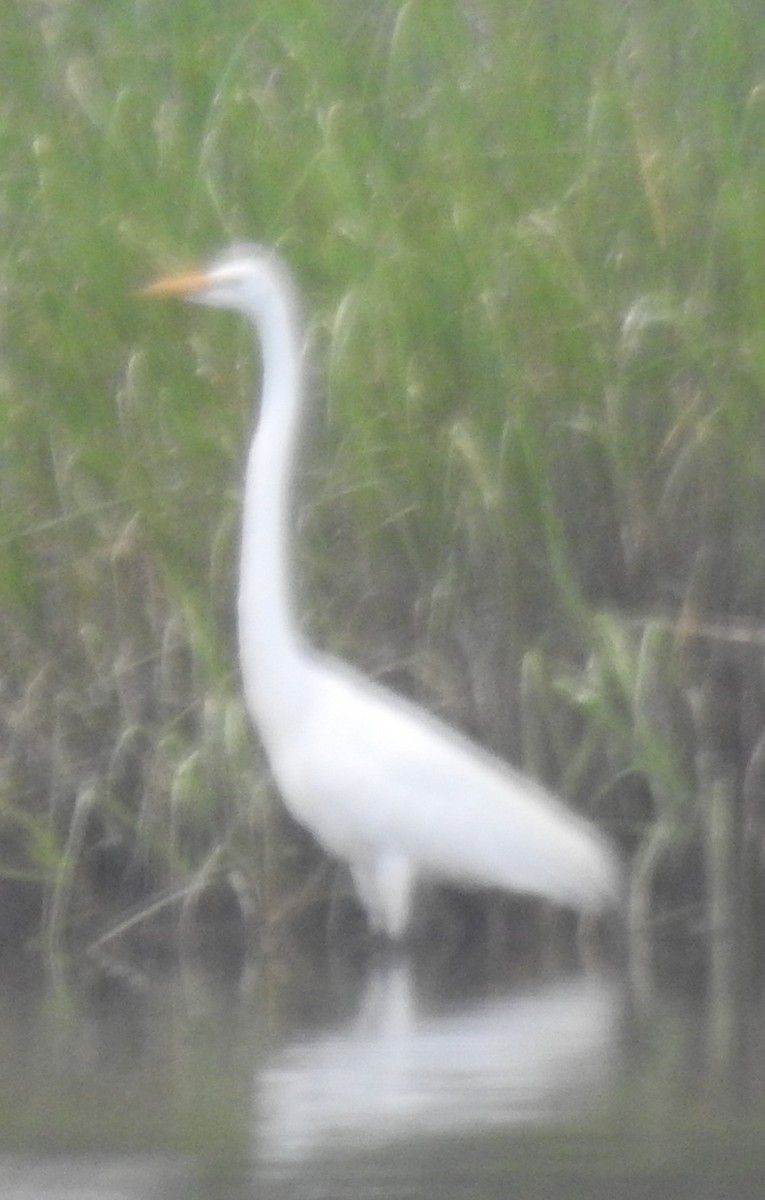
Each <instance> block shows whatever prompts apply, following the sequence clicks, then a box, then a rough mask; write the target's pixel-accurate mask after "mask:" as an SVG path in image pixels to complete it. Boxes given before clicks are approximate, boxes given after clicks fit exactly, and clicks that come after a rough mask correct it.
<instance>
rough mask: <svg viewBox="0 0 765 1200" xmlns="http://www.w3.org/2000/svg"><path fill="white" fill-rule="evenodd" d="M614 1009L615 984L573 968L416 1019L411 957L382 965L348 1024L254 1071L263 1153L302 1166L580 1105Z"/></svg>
mask: <svg viewBox="0 0 765 1200" xmlns="http://www.w3.org/2000/svg"><path fill="white" fill-rule="evenodd" d="M619 1011H620V1006H619V1003H618V998H617V990H616V987H615V985H613V984H612V983H611V982H609V981H608V980H607V979H606V978H604V977H601V976H578V977H576V978H573V979H567V980H565V981H562V982H561V981H558V982H555V983H553V984H548V985H546V986H542V987H540V988H538V989H536V990H534V991H531V990H528V991H524V992H520V993H517V994H514V995H510V996H503V997H499V998H492V999H490V1000H485V1001H482V1002H480V1003H474V1004H472V1006H470V1007H464V1008H462V1009H461V1011H459V1012H454V1011H450V1012H447V1013H444V1014H442V1015H419V1014H418V1011H417V1004H416V1000H415V997H414V995H413V986H412V980H411V975H410V973H409V970H408V968H407V966H406V965H404V964H397V965H395V966H391V967H389V968H387V969H385V970H380V971H377V972H374V973H373V974H372V975H371V976H370V979H369V983H368V987H367V991H366V995H365V998H364V1001H363V1004H362V1008H361V1012H360V1014H359V1017H358V1019H357V1021H356V1022H355V1023H354V1024H353V1026H352V1027H351V1028H350V1029H342V1030H340V1031H339V1032H336V1033H333V1034H328V1033H324V1034H321V1035H320V1036H318V1037H315V1038H313V1039H310V1040H309V1039H303V1040H296V1041H292V1042H290V1043H289V1044H287V1045H286V1046H285V1047H284V1048H283V1049H282V1050H281V1051H280V1052H279V1054H278V1055H277V1057H276V1058H275V1059H274V1060H273V1061H272V1062H271V1063H270V1065H268V1066H266V1067H265V1068H264V1069H263V1070H262V1072H261V1073H260V1077H259V1080H258V1084H257V1098H256V1106H257V1108H256V1117H255V1136H256V1154H257V1157H258V1158H259V1160H260V1162H261V1163H270V1164H287V1163H295V1164H297V1163H300V1162H302V1163H303V1164H305V1162H306V1160H309V1159H310V1158H311V1156H314V1155H316V1156H322V1155H324V1154H326V1153H327V1152H331V1153H335V1154H336V1153H337V1152H338V1151H339V1152H340V1153H341V1154H342V1153H343V1151H344V1150H345V1151H353V1152H354V1153H355V1152H358V1151H359V1150H360V1149H364V1148H369V1147H377V1146H380V1145H382V1144H386V1143H388V1144H389V1143H392V1142H395V1141H396V1140H399V1139H411V1138H423V1137H429V1138H434V1137H439V1136H445V1135H452V1134H457V1133H479V1132H482V1131H487V1130H492V1129H497V1128H504V1129H507V1128H510V1127H513V1126H518V1125H526V1124H530V1123H533V1122H537V1121H542V1120H544V1121H551V1120H555V1119H557V1118H561V1117H563V1116H565V1115H567V1114H570V1113H572V1112H580V1111H581V1110H582V1106H583V1105H593V1104H597V1103H598V1100H599V1099H600V1098H601V1097H602V1096H603V1094H604V1092H605V1088H606V1085H607V1084H608V1083H609V1081H610V1078H611V1068H612V1067H613V1064H614V1056H615V1050H616V1045H617V1038H618V1029H619V1021H618V1015H619Z"/></svg>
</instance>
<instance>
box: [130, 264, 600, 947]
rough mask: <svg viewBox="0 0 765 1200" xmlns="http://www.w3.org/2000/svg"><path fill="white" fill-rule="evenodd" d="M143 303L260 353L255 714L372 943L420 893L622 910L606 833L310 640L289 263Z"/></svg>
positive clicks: (252, 598) (251, 522) (181, 283)
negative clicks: (171, 299) (195, 315)
mask: <svg viewBox="0 0 765 1200" xmlns="http://www.w3.org/2000/svg"><path fill="white" fill-rule="evenodd" d="M145 290H146V292H147V293H150V294H176V295H183V296H185V297H187V298H188V299H191V300H193V301H195V302H197V303H200V304H207V305H212V306H215V307H220V308H231V309H234V310H236V311H238V312H241V313H243V314H244V315H245V316H246V317H247V318H248V319H249V320H250V321H251V322H252V324H253V325H254V327H255V329H256V331H257V334H258V336H259V338H260V345H261V353H262V362H263V381H262V398H261V405H260V413H259V417H258V423H257V428H256V431H255V435H254V437H253V440H252V445H251V448H250V453H249V458H248V463H247V472H246V480H245V491H244V512H243V523H242V552H241V569H240V591H239V644H240V659H241V668H242V677H243V681H244V688H245V693H246V699H247V704H248V707H249V710H250V714H251V716H252V718H253V721H254V722H255V724H256V725H257V727H258V730H259V732H260V735H261V738H262V741H263V744H264V746H265V749H266V752H267V754H268V757H269V761H270V765H271V769H272V771H273V774H274V778H275V780H276V783H277V785H278V787H279V790H280V793H281V795H282V798H283V800H284V802H285V804H286V805H287V807H288V808H289V810H290V811H291V812H292V813H293V815H294V816H295V817H296V818H297V820H298V821H300V822H301V823H302V824H304V825H305V826H306V827H307V828H308V829H310V830H311V831H312V833H313V834H314V835H315V836H316V837H317V838H318V840H319V841H320V842H321V843H322V845H323V846H324V847H325V848H326V849H327V850H328V851H329V852H330V853H332V854H334V855H336V856H337V857H338V858H341V859H344V860H345V861H346V862H347V863H348V864H349V866H350V869H351V872H352V874H353V879H354V882H355V885H356V889H357V892H358V894H359V897H360V899H361V901H362V903H363V905H364V907H365V909H366V911H367V914H368V917H369V922H370V925H371V927H372V928H373V929H374V930H376V931H379V932H382V933H384V934H385V935H387V936H388V937H390V938H392V939H398V938H401V937H402V936H403V935H404V933H405V932H406V929H407V926H408V923H409V920H410V915H411V905H412V896H413V890H414V887H415V884H416V881H417V879H418V877H429V876H430V877H435V878H441V879H445V880H452V881H455V882H458V883H462V884H466V885H469V886H475V885H483V886H492V887H500V888H505V889H508V890H511V891H520V892H527V893H532V894H536V895H539V896H544V897H546V898H548V899H550V900H552V901H555V902H556V903H558V904H562V905H565V906H569V907H572V908H575V909H581V910H585V911H597V910H598V909H601V908H603V907H605V906H607V905H610V904H614V903H616V902H617V900H618V896H619V892H620V869H619V864H618V861H617V858H616V856H615V855H614V852H613V850H612V849H611V847H610V845H609V844H608V842H607V840H606V839H605V838H604V837H603V836H602V835H601V834H600V833H599V832H598V830H597V829H596V828H595V827H594V826H593V825H591V824H590V823H589V822H587V821H585V820H584V819H583V818H581V817H579V816H577V815H576V814H574V813H573V812H571V811H570V810H569V809H567V808H566V807H565V806H564V805H563V804H561V803H560V802H559V801H558V800H556V799H554V798H553V797H552V796H550V795H549V794H548V793H547V792H546V791H545V790H544V789H543V788H542V787H541V786H540V785H538V784H536V783H534V782H533V781H532V780H530V779H528V778H526V777H525V776H523V775H522V774H520V773H518V772H517V771H514V770H512V769H511V768H510V767H509V766H507V764H505V763H504V762H502V761H501V760H500V759H498V758H496V757H495V756H493V755H490V754H489V753H487V752H486V751H484V750H481V749H480V748H478V747H477V746H475V745H474V744H473V743H472V742H470V741H469V740H468V739H467V738H465V737H463V736H461V735H460V734H457V733H456V732H454V731H453V730H452V729H450V728H449V727H448V726H447V725H446V724H444V723H443V722H441V721H438V720H437V719H436V718H434V717H433V716H431V715H429V714H428V713H426V712H425V711H424V710H422V709H421V708H418V707H417V706H416V705H414V704H411V703H408V702H407V701H405V700H403V699H401V698H400V697H398V696H396V695H394V694H393V693H391V692H388V691H386V690H385V689H384V688H382V687H379V686H377V685H375V684H374V683H372V682H371V681H370V680H368V679H366V678H365V677H364V676H363V675H361V674H359V673H358V672H356V671H354V670H353V669H351V668H350V667H349V666H347V665H346V664H344V663H342V662H339V661H338V660H336V659H334V658H332V657H330V656H329V655H325V654H321V653H319V652H318V651H316V650H315V649H314V648H312V647H311V646H309V645H307V644H306V642H305V640H304V638H303V636H302V635H301V633H300V631H299V627H298V622H297V620H296V615H295V613H294V602H293V586H292V564H291V552H290V542H291V512H290V506H291V499H292V488H293V477H294V470H293V468H294V455H295V446H296V442H297V438H298V433H299V426H300V421H301V418H302V413H303V401H304V395H303V378H304V372H303V364H302V356H303V338H302V330H301V327H300V321H299V316H298V306H297V303H296V301H295V296H294V292H293V288H292V284H291V282H290V279H289V275H288V273H287V271H286V269H285V267H284V265H283V264H282V262H281V260H280V259H279V258H278V257H277V256H275V255H274V254H273V253H271V252H269V251H267V250H264V249H262V248H261V247H258V246H249V245H248V246H239V247H234V248H232V250H231V251H229V252H228V253H227V254H225V255H224V256H221V257H220V258H218V259H217V260H215V261H214V262H213V263H212V264H211V265H210V266H209V267H208V268H207V269H206V270H205V271H202V272H200V273H197V274H193V275H185V276H181V277H176V278H173V279H167V280H160V281H159V282H158V283H156V284H153V285H151V286H150V287H149V288H147V289H145Z"/></svg>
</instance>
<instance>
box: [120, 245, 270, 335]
mask: <svg viewBox="0 0 765 1200" xmlns="http://www.w3.org/2000/svg"><path fill="white" fill-rule="evenodd" d="M291 291H292V288H291V284H290V280H289V275H288V273H287V271H286V268H285V267H284V265H283V263H282V261H281V259H280V258H279V257H278V256H277V255H276V254H274V252H273V251H271V250H268V249H266V248H265V247H263V246H259V245H257V244H256V243H254V242H247V243H240V244H238V245H234V246H231V247H230V248H229V249H228V250H226V251H225V252H224V253H223V254H221V255H219V256H218V257H216V258H214V259H213V260H212V261H211V262H210V263H209V264H208V265H207V266H206V267H203V268H202V269H201V270H198V271H191V272H187V273H185V274H182V275H171V276H167V277H164V278H162V279H158V280H156V282H154V283H150V284H148V285H147V286H146V287H144V288H141V293H140V294H141V295H143V296H180V297H182V298H183V299H185V300H190V301H192V302H193V303H194V304H205V305H208V306H209V307H211V308H230V309H235V310H237V311H239V312H245V313H249V314H252V315H254V316H256V317H257V316H258V315H260V314H262V313H263V312H264V310H267V309H268V308H269V307H270V306H272V305H273V304H274V302H275V301H276V300H277V299H278V298H279V297H285V296H290V295H291Z"/></svg>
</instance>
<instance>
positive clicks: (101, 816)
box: [0, 0, 765, 948]
mask: <svg viewBox="0 0 765 1200" xmlns="http://www.w3.org/2000/svg"><path fill="white" fill-rule="evenodd" d="M3 25H4V29H3V38H2V39H1V40H0V77H2V79H3V80H4V84H3V89H2V107H0V137H1V138H2V151H3V153H2V163H3V166H2V172H3V187H2V188H1V189H0V216H1V217H2V223H3V229H4V231H5V236H4V238H3V241H2V249H1V250H0V255H1V256H2V257H1V258H0V289H1V290H0V322H1V324H0V348H1V350H2V353H1V355H0V386H1V387H2V404H0V455H2V472H0V495H1V496H2V505H1V507H0V602H1V603H2V613H3V637H2V639H1V640H0V656H1V659H2V671H1V676H2V679H1V682H0V731H2V737H1V738H0V744H1V745H2V750H1V751H0V834H1V837H2V857H1V858H0V892H2V899H3V904H2V910H3V916H2V917H0V944H3V945H10V944H18V942H19V941H20V940H25V939H30V938H31V939H34V938H35V937H37V936H39V935H40V934H41V933H42V934H44V936H45V937H47V939H48V941H49V943H50V944H51V946H52V947H54V948H55V947H59V946H61V945H62V944H64V943H65V942H66V941H67V940H68V939H69V937H70V935H72V934H73V933H75V932H77V933H78V935H82V934H83V931H84V932H85V933H86V935H87V936H95V934H97V933H98V932H100V931H101V930H102V929H103V927H104V918H105V914H107V913H108V914H109V920H113V919H114V914H124V913H125V912H126V911H128V910H129V907H130V905H133V904H135V905H137V906H138V907H139V909H141V908H147V907H149V906H150V905H152V904H155V905H157V911H162V912H163V913H164V914H165V915H167V914H168V913H172V915H173V919H175V918H176V917H177V914H178V911H179V908H178V907H177V906H174V907H171V906H170V905H168V908H167V909H166V910H165V909H164V908H162V903H163V900H164V899H166V898H169V897H175V898H179V897H180V898H181V899H183V900H184V901H185V904H184V905H181V906H180V911H181V912H183V911H184V909H185V911H190V910H191V909H193V907H194V905H195V904H197V903H200V904H201V903H204V904H207V905H212V906H213V907H214V905H213V904H212V901H211V900H210V896H211V895H213V892H212V891H211V889H210V887H209V886H208V885H209V884H210V882H211V881H212V880H213V879H217V878H221V877H225V878H226V879H227V880H228V884H229V887H231V888H233V889H234V892H235V893H236V897H237V903H238V904H239V906H240V907H241V908H242V910H243V911H245V912H248V911H250V909H252V910H253V911H254V912H256V913H257V915H258V918H259V919H263V920H265V921H270V922H278V921H279V920H280V919H281V918H282V917H284V915H285V914H287V913H290V912H292V911H295V910H297V909H299V908H301V907H302V906H303V905H304V904H306V903H307V900H308V898H310V897H311V896H318V895H320V894H324V892H325V891H326V888H325V887H324V884H325V883H326V879H327V877H326V876H321V875H320V877H319V881H318V883H316V882H315V880H314V877H313V876H309V884H308V890H306V884H305V871H306V865H307V863H312V862H313V861H314V860H313V856H312V854H311V852H310V849H309V847H307V845H306V844H304V842H303V840H302V839H301V838H299V837H297V836H296V835H295V832H294V831H292V830H290V829H288V828H286V827H283V821H282V818H281V817H280V816H279V815H278V810H274V809H273V808H272V807H271V805H270V804H268V803H266V799H267V796H268V788H267V782H266V780H265V777H264V772H263V768H262V763H261V761H260V759H259V757H258V753H257V749H256V748H253V743H252V739H251V736H250V733H249V730H248V726H247V721H246V718H245V717H244V714H243V712H242V706H241V700H240V691H239V683H238V678H237V674H236V668H235V649H234V642H233V636H232V634H233V630H232V607H233V605H232V597H233V591H234V570H235V555H236V539H237V519H238V497H239V479H240V470H241V463H242V457H243V452H244V445H245V442H246V438H247V436H248V432H249V428H250V424H251V418H252V411H251V410H252V400H251V395H252V389H253V387H254V382H255V377H256V365H255V364H254V363H252V362H251V350H250V344H249V335H248V334H247V332H246V331H245V330H243V329H242V328H241V327H240V326H239V323H238V322H236V321H234V320H232V319H231V318H229V317H227V316H225V315H214V314H210V313H204V314H200V313H198V312H193V311H186V310H183V309H180V308H178V309H176V308H174V307H173V306H171V305H166V306H165V305H158V304H155V305H153V306H151V307H150V306H149V305H148V304H146V303H144V302H140V301H138V300H137V299H136V298H135V297H134V295H133V294H132V292H133V289H134V287H135V285H137V284H139V283H141V282H143V281H144V280H145V279H146V278H148V277H151V276H152V275H154V274H155V273H156V272H157V270H158V269H165V268H167V267H172V266H177V265H186V264H188V263H189V262H190V261H197V260H198V259H199V258H200V257H201V256H204V255H205V254H207V253H208V252H209V251H211V250H215V249H217V248H218V247H219V246H220V245H221V244H224V243H226V242H228V241H229V240H232V239H234V238H240V237H253V236H254V237H257V238H258V239H259V240H262V241H265V242H271V243H275V244H278V245H279V246H280V247H281V249H282V250H283V252H284V254H285V256H286V257H287V258H288V259H289V261H290V262H291V263H292V264H293V266H294V268H295V271H296V273H297V275H298V277H299V279H300V282H301V285H302V288H303V290H304V293H305V296H306V307H307V311H308V312H309V314H310V317H311V335H312V339H313V342H314V346H315V355H316V359H317V379H318V387H319V390H320V392H321V394H322V396H323V397H324V398H325V400H326V406H327V417H326V420H325V421H323V422H318V423H317V429H316V430H315V432H314V437H313V439H312V452H311V455H310V464H309V469H308V471H307V475H306V481H305V497H306V501H305V516H304V521H303V541H304V560H305V561H304V574H305V589H304V595H305V610H306V619H307V621H308V623H309V625H310V627H311V629H312V630H313V632H314V634H315V636H316V637H317V639H319V640H320V641H321V642H322V643H323V644H325V645H328V646H330V647H332V648H333V649H334V650H336V651H337V652H339V653H341V654H343V655H345V656H347V657H348V658H351V659H354V660H356V661H357V662H359V663H361V664H362V665H363V666H364V668H365V669H366V670H368V671H369V672H370V673H372V674H374V675H377V676H380V677H385V678H387V679H388V680H389V681H390V682H391V683H392V684H393V685H394V686H397V687H400V688H402V689H404V690H406V691H408V692H410V693H411V694H413V695H415V696H417V697H418V698H420V699H422V700H423V701H424V702H426V703H427V704H429V705H430V706H431V707H433V708H435V709H437V710H439V711H441V712H442V713H443V714H444V715H446V716H447V717H448V718H449V719H450V720H452V721H454V722H455V723H458V724H461V725H462V726H463V727H465V728H467V729H468V730H470V731H471V732H473V733H475V734H476V735H477V736H479V737H480V738H481V739H482V740H483V741H485V742H486V743H488V744H490V745H492V746H493V747H494V748H495V749H497V750H499V751H500V752H502V753H504V754H505V755H507V756H508V757H510V758H512V759H513V760H514V761H516V762H519V763H522V764H523V765H524V766H525V767H526V768H527V769H528V770H530V771H532V772H534V773H536V774H539V775H541V776H542V777H544V778H545V779H547V781H548V782H549V783H550V784H552V785H553V786H554V787H556V788H557V789H559V790H560V791H561V792H563V793H564V794H565V795H566V796H568V797H569V798H570V799H571V801H572V802H573V803H576V804H578V805H579V806H581V807H582V808H583V809H585V810H586V811H588V812H590V813H591V814H592V815H593V816H594V817H596V818H597V819H599V820H602V821H603V822H604V823H606V824H607V825H609V826H610V827H611V828H612V829H614V830H615V831H616V832H617V834H618V836H620V837H621V838H622V840H623V842H624V844H625V846H626V847H627V848H628V849H629V851H630V853H631V854H634V855H635V856H636V868H635V880H636V883H635V885H634V888H633V894H632V916H633V921H634V923H635V924H636V925H640V924H644V923H645V922H646V921H648V920H649V919H650V912H649V909H650V907H651V905H652V904H653V903H656V902H657V900H658V901H661V903H662V904H663V906H664V908H665V909H668V908H669V906H670V905H672V906H673V907H674V906H676V905H677V904H678V901H679V900H680V899H682V898H683V893H684V890H685V891H687V893H688V898H691V899H693V900H694V901H699V900H700V899H702V898H703V900H704V901H705V902H706V903H707V904H708V905H709V912H708V915H709V916H710V917H711V919H712V920H714V921H720V920H725V919H726V913H727V912H728V909H727V908H726V906H727V905H729V903H730V881H731V878H732V876H733V874H734V872H735V873H736V874H737V876H738V877H739V879H742V878H743V880H744V884H745V886H748V884H752V885H754V882H755V881H756V879H757V876H758V867H759V858H760V846H761V843H762V821H763V818H762V811H761V810H762V800H761V795H762V784H763V770H764V768H763V763H764V762H765V674H764V673H763V661H762V642H763V632H762V608H763V600H765V566H764V565H763V564H764V563H765V555H763V536H764V535H763V531H764V530H765V455H764V454H763V447H765V427H764V426H765V405H764V404H763V390H764V389H765V284H764V283H763V277H764V273H763V269H762V265H763V261H765V222H763V220H762V207H763V200H762V198H763V195H765V189H764V188H763V183H765V26H763V22H762V20H761V13H760V10H759V6H758V5H755V4H753V3H745V2H743V0H739V2H737V3H726V4H720V3H718V2H716V0H695V2H690V0H679V2H678V3H677V4H675V5H673V6H671V7H669V6H666V5H663V4H660V3H658V2H654V0H633V2H632V3H629V4H624V5H614V4H613V3H612V0H574V2H572V3H569V4H565V5H563V4H560V5H548V4H542V3H537V4H525V3H524V4H521V3H518V2H512V3H509V2H508V0H475V2H465V3H461V4H457V3H455V2H454V0H449V2H448V3H447V2H445V0H410V2H409V3H404V4H402V3H394V2H388V3H386V2H383V0H379V2H377V3H367V4H365V5H363V6H361V5H358V4H356V3H351V2H350V0H321V2H319V0H278V3H277V0H262V2H259V3H258V4H257V5H255V4H253V3H252V2H251V0H247V2H243V0H229V3H227V4H226V5H225V6H223V7H222V8H218V7H215V6H211V5H210V4H209V3H208V2H207V0H205V2H204V3H202V2H201V0H183V3H180V4H179V3H177V2H175V3H165V2H161V0H160V2H157V3H152V4H144V3H141V2H140V0H132V2H130V0H129V2H127V3H124V4H119V5H111V6H103V5H97V6H94V5H92V4H90V3H87V2H86V0H69V2H68V3H66V4H61V3H55V2H53V0H50V2H46V0H40V2H39V3H37V4H34V5H30V4H28V3H25V2H24V3H22V0H8V4H7V12H6V13H5V15H4V18H3ZM742 866H744V867H746V871H745V872H744V873H743V874H742V873H741V867H742ZM681 867H682V871H681V869H680V868H681ZM690 867H693V870H690V869H689V868H690ZM681 877H682V878H683V879H685V880H686V881H688V880H690V882H686V883H684V884H683V887H682V888H681V887H680V886H679V885H678V880H679V879H680V878H681ZM700 881H703V883H704V884H705V886H702V882H700ZM754 890H756V889H754ZM216 902H223V903H225V902H226V901H225V900H223V901H221V899H220V897H218V901H216ZM182 924H183V923H182ZM145 925H146V923H144V927H145Z"/></svg>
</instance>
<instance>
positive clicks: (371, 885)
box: [351, 852, 415, 942]
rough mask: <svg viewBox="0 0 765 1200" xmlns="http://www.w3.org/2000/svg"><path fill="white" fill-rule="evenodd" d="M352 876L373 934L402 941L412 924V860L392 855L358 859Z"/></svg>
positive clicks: (353, 864) (353, 866)
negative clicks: (410, 923) (410, 919)
mask: <svg viewBox="0 0 765 1200" xmlns="http://www.w3.org/2000/svg"><path fill="white" fill-rule="evenodd" d="M351 873H352V875H353V882H354V883H355V885H356V891H357V892H358V894H359V898H360V900H361V902H362V904H363V905H364V908H365V909H366V911H367V916H368V919H369V925H370V928H371V930H372V932H373V933H380V934H382V935H383V936H384V937H386V938H389V939H390V940H391V941H394V942H398V941H400V940H401V938H402V937H403V936H404V933H405V931H406V928H407V925H408V924H409V916H410V913H411V907H412V893H413V890H414V882H415V880H414V871H413V869H412V865H411V863H410V861H409V859H408V858H405V857H404V856H403V855H401V854H395V853H390V852H389V853H385V854H380V855H378V856H377V857H375V858H366V859H357V860H356V861H355V862H354V863H352V864H351Z"/></svg>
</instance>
